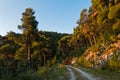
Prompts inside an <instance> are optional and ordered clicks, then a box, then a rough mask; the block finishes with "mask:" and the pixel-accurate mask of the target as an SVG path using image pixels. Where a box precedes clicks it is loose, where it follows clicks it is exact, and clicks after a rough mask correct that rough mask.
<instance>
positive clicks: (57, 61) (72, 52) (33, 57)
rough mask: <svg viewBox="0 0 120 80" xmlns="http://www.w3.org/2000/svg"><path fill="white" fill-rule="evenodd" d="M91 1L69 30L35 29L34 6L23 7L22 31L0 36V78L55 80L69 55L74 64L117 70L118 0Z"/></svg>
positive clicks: (119, 66) (119, 47)
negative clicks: (72, 29) (66, 31)
mask: <svg viewBox="0 0 120 80" xmlns="http://www.w3.org/2000/svg"><path fill="white" fill-rule="evenodd" d="M91 3H92V5H91V6H90V7H89V9H83V10H82V11H81V13H80V17H79V18H78V20H77V22H76V24H77V26H76V27H75V28H74V32H73V34H68V33H57V32H52V31H51V32H50V31H42V30H41V31H39V30H38V28H37V27H38V23H39V22H38V21H37V20H36V17H35V16H34V14H35V12H34V10H33V9H32V8H27V9H25V11H24V12H23V13H22V18H21V22H22V24H21V25H18V29H19V30H21V31H22V33H16V32H13V31H10V32H8V33H7V35H5V36H0V80H59V79H56V78H55V77H58V76H59V75H63V74H64V72H65V71H66V70H65V68H64V65H71V60H72V58H77V61H76V63H75V64H74V65H77V66H78V67H84V68H90V69H91V68H92V69H97V70H108V71H116V72H120V0H98V1H96V0H91ZM49 74H51V75H53V76H54V78H55V79H49V78H50V76H49ZM45 77H46V78H47V79H45ZM61 80H64V79H61Z"/></svg>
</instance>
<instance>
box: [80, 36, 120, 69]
mask: <svg viewBox="0 0 120 80" xmlns="http://www.w3.org/2000/svg"><path fill="white" fill-rule="evenodd" d="M78 62H80V64H82V65H84V66H87V67H95V68H97V69H104V68H112V69H120V34H119V35H118V36H117V37H116V41H115V42H113V43H111V44H110V45H108V46H102V47H99V49H98V50H97V51H94V50H93V47H91V48H89V49H87V50H86V52H85V53H84V54H83V55H82V57H80V58H79V61H78ZM83 63H84V64H83Z"/></svg>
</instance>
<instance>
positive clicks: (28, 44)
mask: <svg viewBox="0 0 120 80" xmlns="http://www.w3.org/2000/svg"><path fill="white" fill-rule="evenodd" d="M27 55H28V56H27V57H28V66H29V70H31V40H30V36H29V35H28V36H27Z"/></svg>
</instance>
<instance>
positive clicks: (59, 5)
mask: <svg viewBox="0 0 120 80" xmlns="http://www.w3.org/2000/svg"><path fill="white" fill-rule="evenodd" d="M90 5H91V0H0V35H6V34H7V32H9V31H14V32H21V31H20V30H19V29H18V28H17V26H18V25H21V20H20V19H21V18H22V15H21V13H22V12H24V11H25V9H26V8H28V7H30V8H33V10H34V11H35V16H36V20H37V21H38V22H39V25H38V29H39V30H43V31H55V32H60V33H72V32H73V28H75V27H76V21H77V20H78V19H79V16H80V12H81V10H82V9H84V8H89V6H90Z"/></svg>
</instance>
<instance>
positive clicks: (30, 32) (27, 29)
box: [18, 8, 38, 69]
mask: <svg viewBox="0 0 120 80" xmlns="http://www.w3.org/2000/svg"><path fill="white" fill-rule="evenodd" d="M34 13H35V12H34V11H33V9H31V8H27V9H26V10H25V12H23V13H22V19H21V21H22V25H19V26H18V28H19V29H20V30H22V31H23V33H22V40H24V41H23V42H24V43H23V45H22V48H21V49H25V51H26V53H27V60H28V65H29V69H31V67H32V61H31V54H32V42H33V41H36V40H37V36H38V29H37V25H38V22H37V20H36V19H35V16H34ZM19 52H21V51H19Z"/></svg>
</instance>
